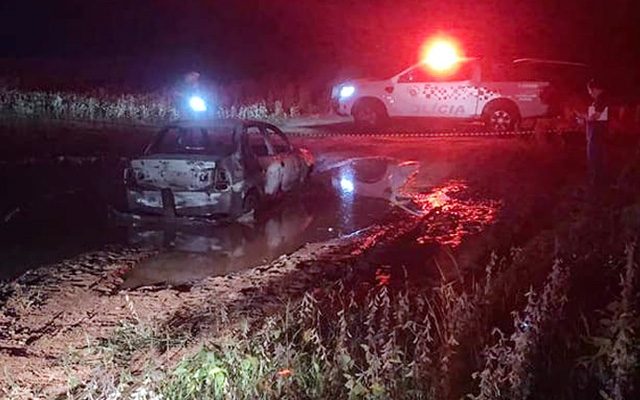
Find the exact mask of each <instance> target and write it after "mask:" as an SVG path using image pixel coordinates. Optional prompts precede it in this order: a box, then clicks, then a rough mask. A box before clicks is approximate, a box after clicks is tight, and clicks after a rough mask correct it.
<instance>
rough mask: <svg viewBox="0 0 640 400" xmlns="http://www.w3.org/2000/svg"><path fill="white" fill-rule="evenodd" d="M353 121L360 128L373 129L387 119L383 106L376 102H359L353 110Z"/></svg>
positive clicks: (364, 100) (367, 100)
mask: <svg viewBox="0 0 640 400" xmlns="http://www.w3.org/2000/svg"><path fill="white" fill-rule="evenodd" d="M352 114H353V120H354V122H355V123H356V125H357V126H358V127H360V128H374V127H378V126H380V125H382V123H383V122H384V121H385V120H386V119H387V111H386V109H385V108H384V105H383V104H382V103H381V102H380V101H377V100H373V99H363V100H360V101H359V102H358V103H356V105H355V106H354V108H353V113H352Z"/></svg>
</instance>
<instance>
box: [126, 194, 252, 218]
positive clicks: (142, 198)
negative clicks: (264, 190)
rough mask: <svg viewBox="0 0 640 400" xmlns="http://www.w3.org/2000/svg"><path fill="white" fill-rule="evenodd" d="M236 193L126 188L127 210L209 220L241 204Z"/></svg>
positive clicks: (239, 197)
mask: <svg viewBox="0 0 640 400" xmlns="http://www.w3.org/2000/svg"><path fill="white" fill-rule="evenodd" d="M241 197H242V196H241V195H240V193H236V192H234V191H232V190H227V191H224V192H204V191H171V190H169V189H163V190H150V189H138V188H128V189H127V204H128V207H129V211H132V212H139V213H147V214H156V215H165V216H185V217H191V216H193V217H210V216H216V215H230V214H232V213H233V210H234V209H236V207H237V202H241V201H242V200H241Z"/></svg>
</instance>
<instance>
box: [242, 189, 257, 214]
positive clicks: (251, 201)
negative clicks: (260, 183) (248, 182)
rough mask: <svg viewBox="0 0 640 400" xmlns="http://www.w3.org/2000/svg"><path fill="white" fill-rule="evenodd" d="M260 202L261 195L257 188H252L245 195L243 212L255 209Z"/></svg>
mask: <svg viewBox="0 0 640 400" xmlns="http://www.w3.org/2000/svg"><path fill="white" fill-rule="evenodd" d="M259 202H260V197H259V196H258V192H256V191H255V190H250V191H249V192H248V193H247V195H246V196H244V200H243V202H242V214H243V215H244V214H248V213H250V212H252V211H255V210H256V209H257V208H258V205H259Z"/></svg>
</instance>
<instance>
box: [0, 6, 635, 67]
mask: <svg viewBox="0 0 640 400" xmlns="http://www.w3.org/2000/svg"><path fill="white" fill-rule="evenodd" d="M638 25H640V13H639V12H638V6H636V5H634V1H633V0H607V1H605V0H599V1H595V0H583V1H580V0H565V1H554V0H538V1H527V0H521V1H518V0H508V1H505V0H491V1H482V0H477V1H469V0H448V1H435V0H395V1H390V0H372V1H367V2H365V1H355V0H324V1H322V0H298V1H295V0H271V1H258V0H244V1H242V0H237V1H227V0H221V1H215V0H110V1H107V0H20V1H16V0H3V1H2V4H0V58H4V59H5V60H7V59H15V58H31V59H34V58H36V59H38V60H41V59H43V58H46V59H58V60H60V59H66V60H74V62H75V63H76V66H77V65H92V64H91V63H92V62H93V63H94V64H95V63H102V64H103V65H107V64H110V63H116V61H114V60H119V61H117V62H118V63H119V64H120V65H121V66H122V65H125V66H126V67H122V68H121V69H118V68H115V69H114V68H110V69H109V70H110V73H111V74H121V75H123V76H125V75H127V72H126V71H133V70H135V71H144V73H146V74H148V75H149V76H151V77H153V79H162V77H166V76H170V75H171V74H175V73H177V72H178V71H182V70H185V69H190V68H197V69H200V70H203V71H205V72H207V73H208V74H210V75H216V76H219V77H224V78H243V77H246V76H249V75H252V76H256V75H262V74H265V75H268V74H273V73H283V74H289V75H291V74H293V75H295V74H305V73H316V72H318V71H332V70H334V71H335V70H337V69H341V68H348V67H351V68H357V69H359V70H361V71H363V70H369V71H371V72H378V71H377V70H380V71H382V70H384V71H387V70H393V69H397V68H401V67H402V66H403V65H406V64H408V63H410V62H413V61H415V60H416V57H417V54H418V48H419V46H420V44H421V42H422V41H423V40H424V39H425V38H426V37H427V36H428V35H430V34H431V33H433V32H436V31H445V32H449V33H451V34H453V35H455V36H456V37H459V38H460V40H461V42H462V43H463V44H464V46H465V48H466V49H467V52H468V53H471V54H473V55H502V56H541V57H559V58H564V59H573V60H578V61H587V62H590V63H593V64H596V65H600V64H612V65H613V64H615V65H616V66H618V65H619V66H624V65H627V66H629V65H634V66H636V67H637V66H638V64H639V63H638V61H639V60H640V46H638V42H639V41H640V28H639V26H638ZM134 67H135V68H134ZM637 69H638V68H636V70H637ZM5 70H6V68H5Z"/></svg>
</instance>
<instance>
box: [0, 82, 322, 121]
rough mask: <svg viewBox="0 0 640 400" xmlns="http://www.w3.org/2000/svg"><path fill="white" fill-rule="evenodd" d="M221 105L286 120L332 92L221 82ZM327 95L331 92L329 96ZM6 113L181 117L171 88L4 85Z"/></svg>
mask: <svg viewBox="0 0 640 400" xmlns="http://www.w3.org/2000/svg"><path fill="white" fill-rule="evenodd" d="M214 92H215V93H216V98H215V102H216V107H215V108H214V109H213V110H212V117H218V118H246V119H263V120H281V119H286V118H292V117H298V116H300V115H302V114H308V113H314V112H315V113H317V112H326V111H327V110H328V106H327V104H324V103H328V94H325V93H324V91H323V90H322V89H317V90H316V92H315V95H312V91H311V89H309V88H307V87H304V86H300V85H292V84H289V85H284V87H283V88H282V89H278V88H276V87H275V86H273V85H272V86H266V87H265V89H264V90H263V89H262V88H259V87H257V86H256V84H250V83H247V84H244V83H240V84H232V85H226V86H223V85H220V86H218V87H216V89H215V91H214ZM325 95H326V96H327V98H326V99H325V98H324V97H325ZM0 113H2V114H5V115H9V116H17V117H27V118H36V119H37V118H50V119H67V120H81V121H91V122H121V123H133V124H161V123H166V122H168V121H171V120H175V119H177V118H180V117H181V115H180V111H179V110H178V109H177V108H176V107H175V104H174V101H173V100H172V97H171V95H170V94H168V93H166V92H155V93H142V94H117V95H115V94H108V93H106V92H105V91H102V90H95V91H92V92H88V93H79V92H66V91H41V90H22V89H10V88H1V87H0Z"/></svg>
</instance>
